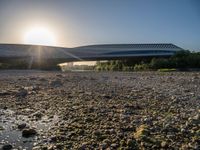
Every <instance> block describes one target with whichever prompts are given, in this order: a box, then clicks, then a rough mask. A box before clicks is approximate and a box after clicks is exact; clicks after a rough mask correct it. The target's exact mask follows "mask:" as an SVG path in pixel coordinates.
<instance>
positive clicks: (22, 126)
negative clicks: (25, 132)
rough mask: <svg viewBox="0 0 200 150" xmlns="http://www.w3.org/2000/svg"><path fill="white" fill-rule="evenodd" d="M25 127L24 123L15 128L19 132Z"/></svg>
mask: <svg viewBox="0 0 200 150" xmlns="http://www.w3.org/2000/svg"><path fill="white" fill-rule="evenodd" d="M25 127H26V123H22V124H19V125H18V126H17V128H18V129H20V130H22V129H24V128H25Z"/></svg>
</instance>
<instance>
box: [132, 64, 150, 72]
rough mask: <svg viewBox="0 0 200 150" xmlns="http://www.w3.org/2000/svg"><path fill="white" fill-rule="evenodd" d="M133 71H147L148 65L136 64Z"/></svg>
mask: <svg viewBox="0 0 200 150" xmlns="http://www.w3.org/2000/svg"><path fill="white" fill-rule="evenodd" d="M134 70H135V71H142V70H149V65H148V64H144V63H142V64H136V65H135V66H134Z"/></svg>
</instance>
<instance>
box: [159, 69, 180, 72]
mask: <svg viewBox="0 0 200 150" xmlns="http://www.w3.org/2000/svg"><path fill="white" fill-rule="evenodd" d="M158 71H159V72H173V71H177V70H176V69H175V68H169V69H168V68H161V69H158Z"/></svg>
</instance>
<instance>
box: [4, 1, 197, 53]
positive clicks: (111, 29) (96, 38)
mask: <svg viewBox="0 0 200 150" xmlns="http://www.w3.org/2000/svg"><path fill="white" fill-rule="evenodd" d="M33 24H43V25H44V24H45V26H48V27H49V28H51V29H52V31H53V32H54V33H55V34H56V37H57V39H59V40H58V44H57V45H58V46H66V47H73V46H79V45H87V44H103V43H174V44H177V45H178V46H180V47H183V48H185V49H191V50H200V0H0V43H23V40H22V37H23V34H24V32H25V31H24V30H25V29H26V28H28V27H30V26H31V25H33Z"/></svg>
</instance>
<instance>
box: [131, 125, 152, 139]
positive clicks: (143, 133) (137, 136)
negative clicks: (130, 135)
mask: <svg viewBox="0 0 200 150" xmlns="http://www.w3.org/2000/svg"><path fill="white" fill-rule="evenodd" d="M147 135H149V130H148V129H147V126H146V125H141V126H139V127H138V128H137V129H136V132H135V133H134V138H135V139H140V138H141V137H143V136H147Z"/></svg>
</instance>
